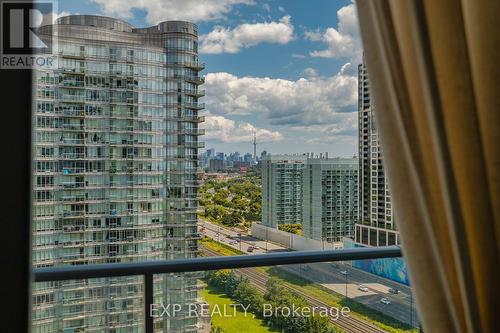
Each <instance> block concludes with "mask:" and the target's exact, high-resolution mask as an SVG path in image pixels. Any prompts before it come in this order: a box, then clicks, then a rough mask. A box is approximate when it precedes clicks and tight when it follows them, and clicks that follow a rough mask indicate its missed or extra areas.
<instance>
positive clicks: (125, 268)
mask: <svg viewBox="0 0 500 333" xmlns="http://www.w3.org/2000/svg"><path fill="white" fill-rule="evenodd" d="M195 235H196V234H193V236H195ZM187 250H188V251H193V252H195V251H197V250H198V248H197V247H193V248H192V249H191V248H189V249H186V250H184V251H187ZM396 257H401V249H400V248H399V247H398V246H385V247H378V248H352V249H343V250H324V251H300V252H281V253H269V254H254V255H238V256H229V257H201V258H190V259H173V260H161V261H146V262H134V263H110V264H91V265H81V266H63V267H42V268H35V269H33V276H34V281H35V282H49V281H66V280H79V279H92V278H105V277H108V278H109V277H127V276H142V277H143V281H144V282H143V283H144V302H143V306H144V309H143V313H144V327H143V329H144V332H146V333H152V332H153V323H154V317H153V315H152V311H150V310H151V309H152V308H153V307H152V306H153V305H154V301H153V290H154V280H155V275H157V274H166V273H188V272H201V271H214V270H222V269H237V270H241V271H243V270H245V269H247V270H248V269H249V268H251V267H264V266H279V265H297V264H298V265H300V266H297V267H298V269H299V274H300V275H301V276H302V275H303V274H307V272H308V270H309V269H310V268H308V267H309V266H308V265H307V264H312V263H326V262H339V261H349V260H362V259H374V258H396ZM80 259H82V257H81V255H79V254H68V255H67V257H65V260H68V261H72V260H80ZM333 265H334V267H335V266H336V265H337V264H333ZM285 269H286V270H289V271H293V270H294V267H286V268H285ZM340 273H342V274H344V275H341V276H342V277H343V278H344V277H345V279H346V294H347V279H348V271H345V273H344V271H341V272H340ZM359 288H365V287H364V286H363V285H360V286H359ZM359 288H358V289H359ZM363 290H368V289H363ZM368 292H369V291H367V293H368ZM313 299H314V298H313ZM311 304H313V303H311ZM385 305H386V306H387V304H385ZM380 306H381V308H383V306H384V304H381V305H380ZM338 324H339V326H341V327H342V325H344V326H343V328H344V329H347V330H348V329H349V327H350V326H349V325H355V324H356V321H354V322H351V323H349V321H347V320H346V321H345V322H342V323H341V322H339V323H338ZM351 327H356V326H351ZM373 329H374V330H373V332H379V331H381V330H380V329H377V327H373Z"/></svg>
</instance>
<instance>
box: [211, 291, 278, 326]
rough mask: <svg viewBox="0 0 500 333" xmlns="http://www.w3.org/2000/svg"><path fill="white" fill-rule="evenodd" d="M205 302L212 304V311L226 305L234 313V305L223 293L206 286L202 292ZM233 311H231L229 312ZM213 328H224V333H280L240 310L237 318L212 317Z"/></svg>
mask: <svg viewBox="0 0 500 333" xmlns="http://www.w3.org/2000/svg"><path fill="white" fill-rule="evenodd" d="M201 294H202V295H203V298H204V299H205V301H206V302H207V303H208V304H210V310H211V311H212V309H213V307H214V306H215V304H217V305H218V306H219V308H220V309H221V310H222V309H223V307H224V305H226V307H227V309H228V312H230V313H232V308H230V305H231V304H233V303H234V301H232V300H231V299H230V298H229V297H227V296H226V295H225V294H224V293H223V292H219V291H217V290H215V289H213V288H211V287H208V286H206V287H205V288H203V291H202V292H201ZM229 309H231V310H229ZM212 327H220V328H222V330H223V331H222V332H224V333H233V332H238V333H268V332H278V331H274V330H272V329H270V328H269V327H267V326H266V324H265V323H264V322H263V321H262V320H260V319H258V318H254V317H253V314H252V313H250V312H247V315H246V316H245V312H244V311H243V310H241V309H240V310H239V311H237V312H236V316H235V317H226V318H224V317H223V316H219V315H214V316H213V317H212Z"/></svg>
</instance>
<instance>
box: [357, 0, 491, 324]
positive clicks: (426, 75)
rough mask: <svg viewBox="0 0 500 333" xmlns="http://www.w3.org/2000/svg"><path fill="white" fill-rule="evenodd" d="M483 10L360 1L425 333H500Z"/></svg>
mask: <svg viewBox="0 0 500 333" xmlns="http://www.w3.org/2000/svg"><path fill="white" fill-rule="evenodd" d="M485 2H486V1H467V0H464V1H463V5H462V3H461V2H459V1H456V0H440V1H434V0H424V1H410V0H378V1H373V0H358V1H357V5H358V12H359V19H360V25H361V33H362V38H363V44H364V51H365V58H366V62H367V68H368V76H369V79H370V82H371V84H372V86H371V90H372V92H373V97H374V105H375V108H376V111H375V116H376V121H377V126H378V129H379V132H380V140H381V148H382V155H383V159H384V163H385V165H386V168H387V171H388V177H389V181H390V186H391V193H392V196H393V201H394V207H395V218H396V223H397V226H398V228H399V230H400V234H401V240H402V245H403V251H404V255H405V257H406V259H407V262H408V269H409V273H410V280H411V283H412V285H413V286H414V287H415V291H416V296H417V297H416V298H417V306H418V308H419V312H420V314H421V317H422V321H423V325H424V330H426V331H429V332H500V318H498V317H499V316H498V315H497V313H498V309H500V283H499V282H500V260H499V258H500V256H499V251H500V250H499V248H500V246H499V241H500V236H499V235H500V234H499V221H500V215H499V214H500V213H499V206H500V199H499V198H500V185H499V184H500V180H499V177H500V161H499V158H500V151H499V145H500V137H499V135H500V134H499V133H500V118H499V117H500V116H499V115H500V103H499V101H498V98H500V96H496V95H499V94H500V87H499V83H498V82H499V80H500V73H499V70H498V68H499V67H498V64H496V63H495V60H498V59H499V57H498V54H499V53H500V45H499V35H498V31H496V30H498V29H497V28H496V25H495V16H497V17H498V14H500V13H499V11H498V9H499V8H498V7H499V4H500V1H496V4H495V5H492V4H491V3H492V2H495V1H491V2H488V4H487V5H485V4H484V3H485ZM495 11H496V13H495ZM483 17H485V19H484V20H482V19H483ZM479 21H481V22H479ZM488 38H490V39H491V40H490V41H488ZM493 40H494V41H493Z"/></svg>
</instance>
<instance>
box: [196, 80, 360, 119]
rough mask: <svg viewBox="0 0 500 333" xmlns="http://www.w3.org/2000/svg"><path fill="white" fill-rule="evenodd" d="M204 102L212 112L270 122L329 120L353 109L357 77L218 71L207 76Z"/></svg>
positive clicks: (355, 98)
mask: <svg viewBox="0 0 500 333" xmlns="http://www.w3.org/2000/svg"><path fill="white" fill-rule="evenodd" d="M206 91H207V96H206V99H205V101H206V103H207V109H208V110H209V111H210V112H211V113H212V114H218V115H225V116H230V115H254V116H259V117H265V119H266V120H267V121H268V122H269V124H271V125H279V126H309V125H321V124H325V123H331V122H332V121H335V120H337V119H338V117H337V115H338V114H339V113H350V112H354V111H355V110H356V107H355V105H356V101H357V80H356V78H355V77H353V76H350V75H342V74H340V73H339V74H337V75H334V76H332V77H309V78H300V79H298V80H296V81H291V80H284V79H272V78H267V77H251V76H245V77H237V76H235V75H232V74H229V73H225V72H220V73H209V74H207V76H206Z"/></svg>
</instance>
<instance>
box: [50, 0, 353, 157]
mask: <svg viewBox="0 0 500 333" xmlns="http://www.w3.org/2000/svg"><path fill="white" fill-rule="evenodd" d="M58 11H59V14H60V15H67V14H98V15H107V16H112V17H119V18H122V19H124V20H126V21H128V22H130V23H132V24H133V25H135V26H137V27H144V26H150V25H154V24H156V23H158V22H160V21H165V20H171V19H180V20H188V21H192V22H195V23H197V24H198V27H199V35H200V58H201V61H203V62H205V63H206V69H205V70H204V71H203V72H202V74H203V75H205V77H206V84H205V87H204V88H205V90H206V97H204V99H203V101H204V102H205V103H206V106H207V109H206V110H205V111H204V113H205V115H206V119H207V121H206V123H205V124H204V127H205V128H206V133H207V135H206V136H205V137H203V140H204V141H206V142H207V147H214V148H216V150H218V151H224V152H230V151H240V152H249V151H252V145H251V141H252V136H253V132H256V133H257V140H258V142H259V145H258V151H261V150H264V149H265V150H267V151H269V152H272V153H300V152H329V153H330V156H351V155H353V154H355V153H356V151H357V127H356V126H357V113H356V100H357V86H356V85H357V80H356V66H357V64H358V63H359V62H360V59H361V46H360V39H359V32H358V28H357V17H356V11H355V8H354V5H353V4H352V2H351V1H346V0H344V1H331V0H308V1H306V0H267V1H258V0H141V1H138V0H64V1H59V8H58Z"/></svg>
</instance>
